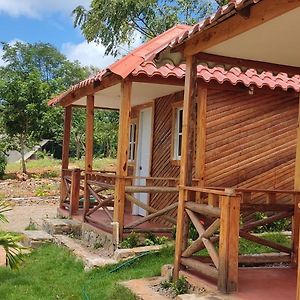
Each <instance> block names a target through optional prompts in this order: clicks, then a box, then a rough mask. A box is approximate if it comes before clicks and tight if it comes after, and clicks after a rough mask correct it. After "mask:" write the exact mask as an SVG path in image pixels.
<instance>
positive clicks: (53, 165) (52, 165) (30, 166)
mask: <svg viewBox="0 0 300 300" xmlns="http://www.w3.org/2000/svg"><path fill="white" fill-rule="evenodd" d="M115 162H116V160H115V159H114V158H95V159H94V161H93V168H94V169H95V170H103V169H109V170H113V169H114V166H115ZM84 164H85V162H84V158H83V159H81V160H76V159H71V160H70V168H81V169H84ZM26 167H27V171H28V173H29V174H30V176H31V177H36V178H51V177H58V176H59V174H60V170H61V160H58V159H53V158H51V157H48V156H45V157H44V158H41V159H37V160H28V161H27V163H26ZM21 170H22V168H21V163H9V164H7V166H6V170H5V173H6V177H5V178H11V177H12V174H15V173H17V172H21Z"/></svg>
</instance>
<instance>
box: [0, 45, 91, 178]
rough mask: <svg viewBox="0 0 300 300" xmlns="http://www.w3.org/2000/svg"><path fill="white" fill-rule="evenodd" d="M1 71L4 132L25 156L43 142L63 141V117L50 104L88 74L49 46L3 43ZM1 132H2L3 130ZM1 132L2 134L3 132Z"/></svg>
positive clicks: (0, 88)
mask: <svg viewBox="0 0 300 300" xmlns="http://www.w3.org/2000/svg"><path fill="white" fill-rule="evenodd" d="M2 45H3V60H4V61H5V63H6V65H5V66H3V67H1V68H0V99H1V107H0V114H1V115H0V119H1V120H2V121H1V128H2V129H3V130H4V133H5V135H6V136H8V137H9V139H10V141H11V142H13V146H12V147H11V148H12V149H14V150H17V151H19V152H20V153H21V155H22V163H23V165H22V166H23V172H26V165H25V160H24V154H25V151H26V149H27V148H30V147H32V146H33V145H34V144H35V143H36V142H37V141H39V140H40V139H42V138H48V139H53V140H56V141H57V140H61V135H62V130H63V114H62V110H61V109H59V108H57V109H56V108H55V109H52V108H50V107H48V106H47V101H48V100H49V99H50V98H51V97H52V96H53V95H56V94H58V93H60V92H62V91H64V90H65V89H67V88H69V87H70V85H72V84H74V83H75V82H78V81H80V80H82V79H84V78H86V77H87V76H88V74H89V70H88V69H87V68H83V67H81V66H80V65H79V63H78V62H75V63H71V62H69V61H68V60H67V59H66V57H65V56H64V55H62V54H61V53H60V52H59V51H58V50H57V49H56V48H55V47H53V46H52V45H50V44H44V43H36V44H27V43H21V42H17V43H15V44H14V45H9V44H7V43H3V44H2ZM1 128H0V129H1ZM0 131H1V130H0Z"/></svg>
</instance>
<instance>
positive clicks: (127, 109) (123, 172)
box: [113, 79, 132, 246]
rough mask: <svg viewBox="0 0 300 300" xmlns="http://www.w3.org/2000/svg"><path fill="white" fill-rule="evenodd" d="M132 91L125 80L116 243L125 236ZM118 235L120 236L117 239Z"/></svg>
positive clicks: (118, 163) (120, 139)
mask: <svg viewBox="0 0 300 300" xmlns="http://www.w3.org/2000/svg"><path fill="white" fill-rule="evenodd" d="M131 90H132V82H131V81H129V80H126V79H125V80H123V81H122V83H121V104H120V105H121V106H120V115H119V134H118V154H117V169H116V175H117V178H116V183H115V200H114V222H115V224H114V226H113V240H114V242H115V243H116V241H117V240H118V239H119V238H120V239H122V236H123V228H124V209H125V183H126V178H125V176H127V170H128V140H129V125H130V113H131ZM117 235H119V236H118V237H117ZM115 246H117V245H115Z"/></svg>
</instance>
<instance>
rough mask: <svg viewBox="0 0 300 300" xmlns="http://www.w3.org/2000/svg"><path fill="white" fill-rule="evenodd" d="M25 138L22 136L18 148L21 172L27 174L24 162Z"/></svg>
mask: <svg viewBox="0 0 300 300" xmlns="http://www.w3.org/2000/svg"><path fill="white" fill-rule="evenodd" d="M24 139H25V137H24V136H23V135H22V136H21V138H20V146H21V151H20V153H21V162H22V172H23V173H25V174H27V170H26V162H25V141H24Z"/></svg>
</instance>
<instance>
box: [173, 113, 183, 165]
mask: <svg viewBox="0 0 300 300" xmlns="http://www.w3.org/2000/svg"><path fill="white" fill-rule="evenodd" d="M182 122H183V108H182V107H180V108H176V113H175V127H174V144H173V146H174V147H173V149H174V153H173V156H174V160H179V159H181V145H182Z"/></svg>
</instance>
